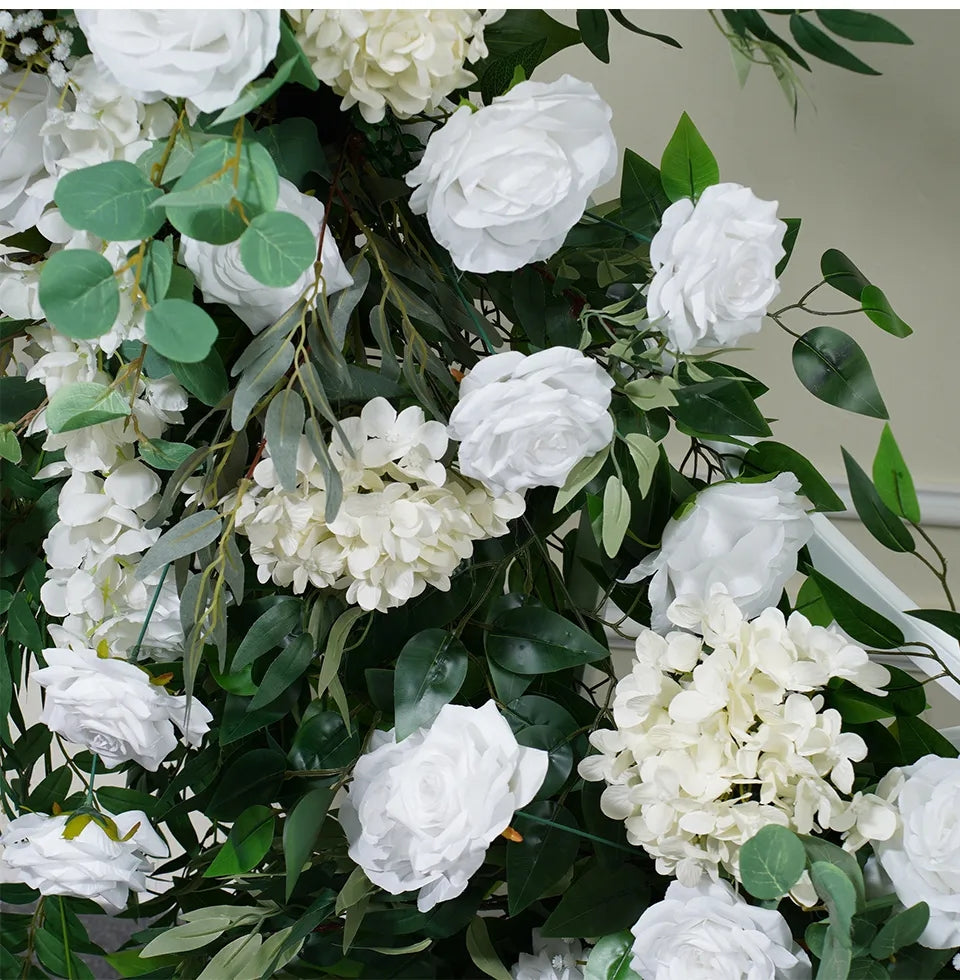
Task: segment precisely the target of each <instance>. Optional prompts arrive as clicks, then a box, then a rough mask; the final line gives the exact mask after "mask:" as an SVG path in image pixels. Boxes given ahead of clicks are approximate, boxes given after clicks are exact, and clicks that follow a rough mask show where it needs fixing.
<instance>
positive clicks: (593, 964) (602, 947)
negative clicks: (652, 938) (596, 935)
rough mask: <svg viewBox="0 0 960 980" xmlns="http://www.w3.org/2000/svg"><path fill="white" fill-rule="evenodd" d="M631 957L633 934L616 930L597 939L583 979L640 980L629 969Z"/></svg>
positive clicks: (637, 975)
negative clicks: (610, 934)
mask: <svg viewBox="0 0 960 980" xmlns="http://www.w3.org/2000/svg"><path fill="white" fill-rule="evenodd" d="M632 957H633V935H632V934H631V933H630V932H627V931H624V932H618V933H614V934H613V935H612V936H604V937H603V938H602V939H598V940H597V942H596V944H595V945H594V947H593V949H591V950H590V955H589V956H588V957H587V965H586V968H585V969H584V973H583V976H584V980H640V976H639V974H637V973H634V971H633V970H631V969H630V961H631V959H632Z"/></svg>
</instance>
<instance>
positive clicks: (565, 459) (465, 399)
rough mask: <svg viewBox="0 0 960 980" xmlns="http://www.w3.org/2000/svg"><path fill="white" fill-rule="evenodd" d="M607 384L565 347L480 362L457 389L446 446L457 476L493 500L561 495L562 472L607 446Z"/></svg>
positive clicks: (564, 476) (603, 373)
mask: <svg viewBox="0 0 960 980" xmlns="http://www.w3.org/2000/svg"><path fill="white" fill-rule="evenodd" d="M612 387H613V379H612V378H611V377H610V376H609V375H608V374H607V373H606V371H604V370H603V368H601V367H600V365H599V364H597V362H596V361H594V360H593V359H592V358H589V357H586V356H585V355H584V354H582V353H581V352H580V351H578V350H573V349H572V348H570V347H550V348H547V350H542V351H538V352H537V353H536V354H530V355H529V356H527V355H524V354H521V353H519V351H507V352H506V353H503V354H494V355H493V356H492V357H485V358H483V360H481V361H480V362H479V363H478V364H477V366H476V367H475V368H473V370H472V371H470V373H469V374H467V376H466V377H465V378H464V379H463V381H462V382H461V384H460V401H459V403H458V404H457V406H456V408H454V410H453V413H452V414H451V416H450V426H449V428H448V432H449V434H450V438H451V439H454V440H456V441H457V442H459V443H460V450H459V460H460V472H461V473H463V474H464V475H465V476H472V477H474V478H476V479H478V480H480V481H481V482H483V483H484V484H486V485H487V486H488V487H489V488H490V489H491V490H492V491H493V492H494V493H502V492H504V491H505V490H524V489H526V488H527V487H562V486H563V484H564V481H565V480H566V479H567V476H568V475H569V473H570V470H572V469H573V467H574V466H576V464H577V463H579V462H580V460H581V459H585V458H586V457H587V456H593V455H594V454H595V453H598V452H600V450H601V449H603V448H604V447H605V446H608V445H609V444H610V441H611V440H612V439H613V419H612V418H611V417H610V413H609V412H608V411H607V409H608V408H609V407H610V389H611V388H612Z"/></svg>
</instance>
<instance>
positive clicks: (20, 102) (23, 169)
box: [0, 71, 58, 238]
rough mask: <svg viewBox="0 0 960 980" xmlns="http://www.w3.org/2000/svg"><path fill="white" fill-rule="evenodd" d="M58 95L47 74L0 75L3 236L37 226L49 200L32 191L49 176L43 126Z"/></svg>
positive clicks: (0, 225)
mask: <svg viewBox="0 0 960 980" xmlns="http://www.w3.org/2000/svg"><path fill="white" fill-rule="evenodd" d="M57 98H58V92H57V90H56V89H55V88H54V87H53V85H51V84H50V79H49V78H47V76H46V75H45V74H41V73H39V72H27V73H23V72H20V73H17V72H9V71H8V72H5V73H4V74H2V75H0V102H2V103H5V105H6V107H5V108H4V109H2V110H0V238H5V237H7V236H8V235H10V234H12V233H13V232H18V231H26V230H27V229H28V228H30V227H32V226H33V225H35V224H36V222H37V219H38V218H39V217H40V213H41V212H42V211H43V206H44V204H46V201H45V200H43V199H42V198H41V197H31V196H29V194H28V191H29V190H30V189H31V187H32V185H33V184H35V183H36V182H37V181H38V179H40V178H43V177H46V176H47V171H46V168H45V166H44V158H43V140H42V139H41V137H40V131H41V130H42V129H43V126H44V124H45V123H46V121H47V113H48V112H49V110H50V109H52V108H53V107H54V106H55V105H56V102H57ZM50 196H51V197H52V196H53V194H52V192H51V194H50Z"/></svg>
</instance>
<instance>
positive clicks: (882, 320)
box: [860, 284, 913, 337]
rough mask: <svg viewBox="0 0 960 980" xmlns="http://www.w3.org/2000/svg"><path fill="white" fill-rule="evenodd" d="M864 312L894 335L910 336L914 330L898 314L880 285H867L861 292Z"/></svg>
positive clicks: (881, 327) (861, 303) (882, 328)
mask: <svg viewBox="0 0 960 980" xmlns="http://www.w3.org/2000/svg"><path fill="white" fill-rule="evenodd" d="M860 306H861V308H862V309H863V312H864V313H866V314H867V316H868V317H870V319H871V320H872V321H873V322H874V323H875V324H876V325H877V326H878V327H879V328H880V329H881V330H886V332H887V333H889V334H893V336H894V337H909V336H910V334H912V333H913V330H912V329H911V328H910V327H909V326H907V324H906V323H904V322H903V320H901V319H900V317H899V316H897V314H896V313H894V311H893V307H892V306H891V305H890V301H889V300H888V299H887V297H886V295H885V294H884V292H883V290H882V289H880V287H879V286H874V285H872V284H871V285H867V286H864V287H863V292H862V293H861V294H860Z"/></svg>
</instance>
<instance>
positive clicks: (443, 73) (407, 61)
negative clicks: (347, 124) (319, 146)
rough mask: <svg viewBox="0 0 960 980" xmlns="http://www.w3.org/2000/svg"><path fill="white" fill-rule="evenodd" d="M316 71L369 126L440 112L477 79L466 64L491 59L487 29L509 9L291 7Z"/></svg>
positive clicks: (303, 45) (296, 29)
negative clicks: (393, 118) (453, 95)
mask: <svg viewBox="0 0 960 980" xmlns="http://www.w3.org/2000/svg"><path fill="white" fill-rule="evenodd" d="M287 14H288V16H289V17H290V19H291V21H292V22H293V25H294V30H295V33H296V35H297V40H298V41H299V42H300V47H301V48H302V49H303V52H304V54H305V55H306V56H307V58H308V59H309V60H310V64H311V65H312V67H313V71H314V74H316V76H317V78H319V79H320V81H321V82H324V83H325V84H326V85H329V86H330V87H331V88H332V89H333V90H334V92H336V93H337V94H338V95H342V96H343V103H342V108H344V109H349V108H350V107H351V106H354V105H357V106H359V107H360V112H361V114H362V115H363V118H364V119H366V121H367V122H371V123H375V122H379V121H380V120H381V119H383V117H384V115H385V113H386V110H387V109H388V108H389V109H390V110H391V111H392V112H393V113H394V115H396V116H398V117H400V118H401V119H405V118H408V117H409V116H412V115H414V114H416V113H418V112H424V111H430V110H433V109H435V108H436V107H437V106H438V105H439V104H440V102H441V101H442V99H443V98H444V96H446V95H449V94H450V93H451V92H452V91H453V90H454V89H458V88H464V87H465V86H467V85H469V84H470V83H471V82H475V81H476V80H477V78H476V75H474V74H473V72H471V71H469V70H468V69H467V68H466V67H465V65H466V63H467V62H474V61H479V60H480V59H481V58H485V57H486V55H487V46H486V44H484V40H483V31H484V28H485V27H486V26H487V25H488V24H490V23H491V22H492V21H495V20H498V19H499V18H500V17H501V16H502V14H503V11H492V10H490V11H487V12H486V13H484V12H482V11H480V10H453V9H451V10H288V11H287Z"/></svg>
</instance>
